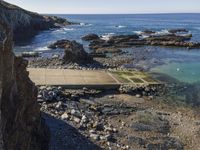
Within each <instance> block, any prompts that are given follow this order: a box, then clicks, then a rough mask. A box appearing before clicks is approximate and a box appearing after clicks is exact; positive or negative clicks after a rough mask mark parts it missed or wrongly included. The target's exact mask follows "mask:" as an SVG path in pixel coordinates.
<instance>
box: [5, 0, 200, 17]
mask: <svg viewBox="0 0 200 150" xmlns="http://www.w3.org/2000/svg"><path fill="white" fill-rule="evenodd" d="M6 1H7V2H10V3H12V4H16V5H18V6H20V7H22V8H24V9H27V10H30V11H34V12H38V13H49V14H138V13H142V14H143V13H200V0H6Z"/></svg>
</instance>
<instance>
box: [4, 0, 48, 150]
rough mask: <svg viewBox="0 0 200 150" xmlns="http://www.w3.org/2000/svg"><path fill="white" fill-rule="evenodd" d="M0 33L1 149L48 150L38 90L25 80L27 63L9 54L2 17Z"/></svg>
mask: <svg viewBox="0 0 200 150" xmlns="http://www.w3.org/2000/svg"><path fill="white" fill-rule="evenodd" d="M0 3H1V4H2V1H1V2H0ZM10 7H11V8H12V6H10ZM11 8H10V9H11ZM0 31H3V32H2V33H1V34H4V37H6V38H5V39H4V40H3V41H0V105H1V108H0V127H1V128H0V149H2V150H3V149H6V150H14V149H19V150H25V149H28V150H45V149H48V142H49V133H48V128H47V127H46V125H45V122H44V120H43V119H42V117H41V113H40V109H39V106H38V104H37V88H36V87H35V85H34V84H33V82H32V81H31V80H30V79H29V77H28V72H27V71H26V66H27V61H24V60H23V59H22V58H17V57H15V56H14V54H13V53H12V45H13V43H12V32H11V30H10V29H8V25H7V24H6V23H5V22H3V19H2V18H1V17H0Z"/></svg>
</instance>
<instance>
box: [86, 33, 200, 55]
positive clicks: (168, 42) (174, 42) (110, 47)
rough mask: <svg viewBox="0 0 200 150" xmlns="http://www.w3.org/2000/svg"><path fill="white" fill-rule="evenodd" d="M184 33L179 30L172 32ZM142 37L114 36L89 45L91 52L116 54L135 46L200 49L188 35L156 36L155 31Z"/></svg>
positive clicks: (170, 34) (93, 41)
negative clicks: (120, 49)
mask: <svg viewBox="0 0 200 150" xmlns="http://www.w3.org/2000/svg"><path fill="white" fill-rule="evenodd" d="M178 31H184V30H181V29H179V30H178V29H177V30H174V31H171V32H178ZM141 35H146V36H147V37H145V38H140V36H141ZM141 35H119V36H112V37H110V38H109V39H108V40H104V39H96V40H92V41H91V42H90V44H89V47H90V49H91V50H93V51H94V52H96V53H113V52H114V53H116V52H121V51H119V48H129V47H133V46H145V45H152V46H171V47H186V48H189V49H190V48H200V43H195V42H191V41H189V40H190V39H191V37H192V35H191V34H188V35H178V34H174V33H173V34H172V33H168V34H163V35H156V34H155V32H153V31H148V30H146V31H144V32H142V33H141Z"/></svg>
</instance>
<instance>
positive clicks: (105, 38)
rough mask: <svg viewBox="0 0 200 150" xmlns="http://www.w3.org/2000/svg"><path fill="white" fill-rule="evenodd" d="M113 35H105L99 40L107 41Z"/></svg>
mask: <svg viewBox="0 0 200 150" xmlns="http://www.w3.org/2000/svg"><path fill="white" fill-rule="evenodd" d="M113 35H115V33H106V34H104V35H102V36H101V39H102V40H106V41H108V40H109V39H110V38H111V37H112V36H113Z"/></svg>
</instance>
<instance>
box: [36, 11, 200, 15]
mask: <svg viewBox="0 0 200 150" xmlns="http://www.w3.org/2000/svg"><path fill="white" fill-rule="evenodd" d="M39 14H55V15H159V14H200V12H159V13H39Z"/></svg>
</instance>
